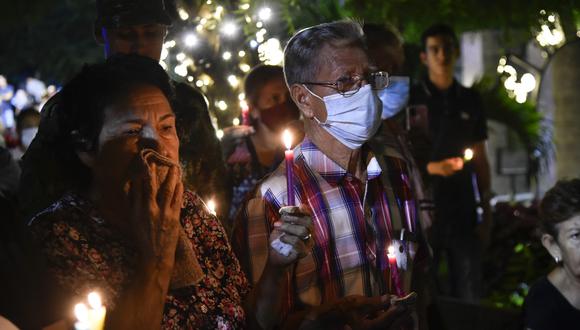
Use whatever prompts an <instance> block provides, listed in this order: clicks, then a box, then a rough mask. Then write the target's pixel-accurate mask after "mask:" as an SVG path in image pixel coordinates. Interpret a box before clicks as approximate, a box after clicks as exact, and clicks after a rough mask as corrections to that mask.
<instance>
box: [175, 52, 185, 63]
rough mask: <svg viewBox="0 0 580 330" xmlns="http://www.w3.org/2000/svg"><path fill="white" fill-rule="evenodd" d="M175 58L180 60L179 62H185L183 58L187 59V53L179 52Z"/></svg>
mask: <svg viewBox="0 0 580 330" xmlns="http://www.w3.org/2000/svg"><path fill="white" fill-rule="evenodd" d="M175 59H176V60H178V61H179V62H183V60H185V54H184V53H179V54H177V55H175Z"/></svg>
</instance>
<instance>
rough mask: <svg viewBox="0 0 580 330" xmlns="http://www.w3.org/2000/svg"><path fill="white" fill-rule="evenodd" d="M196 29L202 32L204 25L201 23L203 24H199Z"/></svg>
mask: <svg viewBox="0 0 580 330" xmlns="http://www.w3.org/2000/svg"><path fill="white" fill-rule="evenodd" d="M195 30H196V31H197V32H201V31H203V25H201V24H198V25H197V26H196V27H195Z"/></svg>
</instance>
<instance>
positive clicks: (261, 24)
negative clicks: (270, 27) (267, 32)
mask: <svg viewBox="0 0 580 330" xmlns="http://www.w3.org/2000/svg"><path fill="white" fill-rule="evenodd" d="M263 26H264V23H262V22H258V23H256V27H257V28H258V29H261V28H262V27H263Z"/></svg>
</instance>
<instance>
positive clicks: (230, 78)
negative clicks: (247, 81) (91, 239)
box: [228, 74, 240, 88]
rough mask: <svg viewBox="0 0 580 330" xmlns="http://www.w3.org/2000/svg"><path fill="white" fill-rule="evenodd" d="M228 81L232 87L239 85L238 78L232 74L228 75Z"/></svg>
mask: <svg viewBox="0 0 580 330" xmlns="http://www.w3.org/2000/svg"><path fill="white" fill-rule="evenodd" d="M228 83H230V86H232V87H233V88H236V87H238V86H239V85H240V80H239V79H238V77H236V76H234V75H233V74H232V75H229V76H228Z"/></svg>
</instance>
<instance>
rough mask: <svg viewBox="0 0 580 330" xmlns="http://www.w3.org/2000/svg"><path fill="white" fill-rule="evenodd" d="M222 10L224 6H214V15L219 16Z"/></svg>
mask: <svg viewBox="0 0 580 330" xmlns="http://www.w3.org/2000/svg"><path fill="white" fill-rule="evenodd" d="M223 12H224V7H222V6H217V7H216V8H215V15H216V16H218V17H219V16H221V14H222V13H223Z"/></svg>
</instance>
